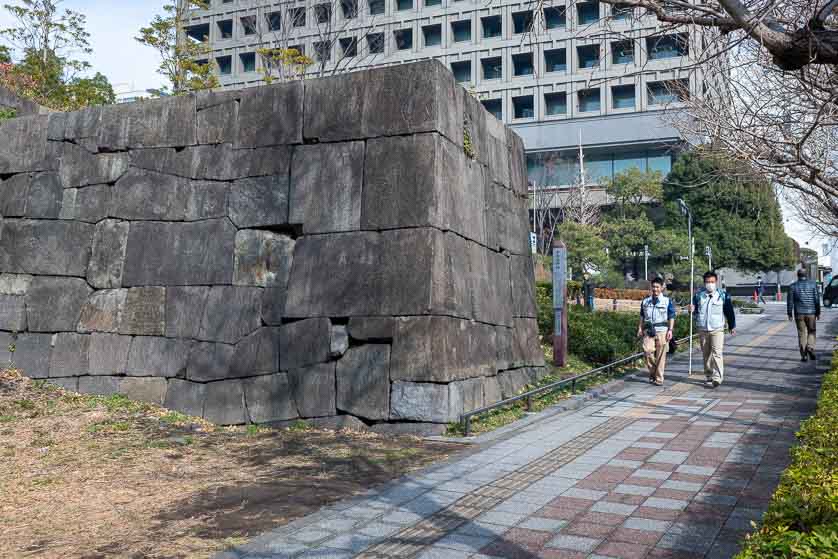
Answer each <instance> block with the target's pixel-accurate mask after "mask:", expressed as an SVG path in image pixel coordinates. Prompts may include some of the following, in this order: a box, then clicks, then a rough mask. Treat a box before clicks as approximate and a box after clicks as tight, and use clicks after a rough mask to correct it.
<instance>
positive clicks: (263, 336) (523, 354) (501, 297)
mask: <svg viewBox="0 0 838 559" xmlns="http://www.w3.org/2000/svg"><path fill="white" fill-rule="evenodd" d="M464 123H465V124H464ZM466 135H467V136H468V137H469V138H470V140H471V144H472V145H473V149H474V153H473V156H474V157H473V158H471V157H469V156H468V155H467V154H466V153H465V151H466V150H464V136H466ZM0 138H2V140H0V141H2V142H3V143H2V145H0V216H2V218H0V362H2V363H6V362H8V361H9V360H10V359H13V361H14V362H15V363H16V365H17V366H18V367H20V368H21V369H23V370H24V372H25V373H26V374H28V375H29V376H31V377H34V378H47V379H49V380H50V381H52V382H55V383H58V384H61V385H63V386H65V387H67V388H71V389H77V390H79V391H81V392H89V393H103V394H108V393H113V392H122V393H126V394H128V395H129V396H132V397H136V398H140V399H144V400H150V401H153V402H157V403H163V404H165V405H166V406H168V407H170V408H173V409H176V410H179V411H182V412H185V413H189V414H194V415H202V416H204V417H205V418H207V419H209V420H211V421H215V422H218V423H225V424H236V423H245V422H280V421H286V420H294V419H296V418H333V419H320V420H319V421H320V423H324V424H328V423H329V422H331V423H336V422H340V421H341V420H342V421H345V420H346V419H347V418H349V419H351V417H350V416H354V417H355V418H360V419H361V420H363V421H364V422H365V423H367V424H370V425H373V428H374V429H377V430H390V431H393V430H423V431H434V430H438V429H439V424H442V423H445V422H448V421H452V420H456V419H457V417H458V415H459V414H460V413H462V412H463V411H464V410H470V409H473V408H475V407H478V406H481V405H483V404H484V403H489V402H493V401H496V400H498V399H500V398H501V397H502V396H505V395H509V394H510V393H512V392H514V391H515V390H517V389H518V388H520V387H521V386H522V385H523V384H525V383H527V382H529V381H531V380H532V379H533V378H535V377H537V376H538V375H539V374H541V371H543V357H542V356H541V354H540V351H539V347H538V344H537V336H536V322H535V294H534V289H533V277H532V265H531V262H530V257H529V256H528V241H527V230H528V227H527V216H526V201H525V195H526V172H525V167H524V158H523V146H522V144H521V141H520V139H519V138H518V137H517V136H516V135H515V134H514V133H512V132H511V131H509V130H507V129H506V128H505V127H503V125H501V124H500V123H499V122H498V121H496V120H495V119H494V118H493V117H491V116H490V115H489V114H488V113H486V112H485V111H484V110H483V108H482V106H481V105H480V104H479V103H478V102H477V101H475V100H474V99H473V98H472V97H471V96H470V95H468V94H467V93H466V92H465V91H464V90H462V89H461V88H459V87H458V86H457V85H456V84H455V83H454V80H453V77H452V76H451V75H450V73H449V72H448V71H447V70H446V69H445V68H444V67H443V66H442V65H441V64H439V63H437V62H423V63H418V64H413V65H408V66H400V67H393V68H385V69H379V70H373V71H366V72H359V73H353V74H349V75H343V76H338V77H334V78H326V79H320V80H312V81H305V82H297V83H290V84H279V85H273V86H266V87H261V88H256V89H251V90H245V91H234V92H220V93H202V94H199V95H196V96H188V97H178V98H172V99H165V100H159V101H147V102H141V103H134V104H130V105H117V106H108V107H101V108H92V109H87V110H83V111H79V112H75V113H56V114H50V115H41V116H30V117H25V118H16V119H12V120H10V121H6V122H4V123H2V124H0ZM10 343H14V345H15V351H14V353H13V354H11V355H10V354H9V352H8V351H7V349H6V348H7V346H8V345H9V344H10ZM335 416H339V419H334V417H335ZM353 421H354V420H353ZM434 424H436V425H437V426H436V427H434Z"/></svg>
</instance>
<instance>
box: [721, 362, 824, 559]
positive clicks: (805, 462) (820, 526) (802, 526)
mask: <svg viewBox="0 0 838 559" xmlns="http://www.w3.org/2000/svg"><path fill="white" fill-rule="evenodd" d="M797 437H798V439H799V441H800V442H799V444H798V446H796V447H794V448H793V449H792V450H791V455H792V463H791V465H790V466H789V467H788V469H787V470H786V471H785V472H784V473H783V477H782V479H781V480H780V485H779V487H778V488H777V491H776V492H775V493H774V497H773V498H772V500H771V504H770V505H769V507H768V511H767V512H766V513H765V515H764V517H763V519H762V526H761V527H760V529H759V530H758V531H757V532H756V533H755V534H753V535H752V536H750V537H749V538H748V539H747V540H746V542H745V546H744V548H743V550H742V552H741V553H740V554H739V555H738V556H737V559H781V558H782V559H787V558H788V559H791V558H796V559H816V558H817V559H821V558H827V557H830V558H834V557H838V352H836V353H835V354H834V355H833V359H832V370H831V371H830V372H829V373H827V374H826V375H825V376H824V379H823V386H822V388H821V393H820V398H819V399H818V410H817V412H816V413H815V415H814V416H812V417H811V418H809V419H807V420H806V421H804V422H803V424H802V425H801V427H800V431H798V433H797Z"/></svg>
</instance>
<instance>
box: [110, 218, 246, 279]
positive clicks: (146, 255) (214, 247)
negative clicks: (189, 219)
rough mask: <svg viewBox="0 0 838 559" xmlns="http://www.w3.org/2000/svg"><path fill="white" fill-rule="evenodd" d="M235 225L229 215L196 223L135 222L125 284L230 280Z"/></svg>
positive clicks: (124, 276)
mask: <svg viewBox="0 0 838 559" xmlns="http://www.w3.org/2000/svg"><path fill="white" fill-rule="evenodd" d="M235 235H236V228H235V227H233V224H232V223H230V221H229V220H227V219H211V220H207V221H199V222H195V223H161V222H134V223H132V224H131V228H130V230H129V232H128V245H127V249H126V259H125V268H124V271H123V279H122V281H123V284H124V285H126V286H142V285H206V284H227V285H229V284H231V283H232V281H233V252H234V246H235Z"/></svg>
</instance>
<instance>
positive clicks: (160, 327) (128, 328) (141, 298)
mask: <svg viewBox="0 0 838 559" xmlns="http://www.w3.org/2000/svg"><path fill="white" fill-rule="evenodd" d="M124 308H125V310H124V312H123V314H122V320H121V321H120V324H119V333H120V334H129V335H135V336H162V335H164V334H165V332H166V288H165V287H134V288H132V289H128V290H127V296H126V298H125V307H124Z"/></svg>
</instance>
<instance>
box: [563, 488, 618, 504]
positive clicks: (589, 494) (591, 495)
mask: <svg viewBox="0 0 838 559" xmlns="http://www.w3.org/2000/svg"><path fill="white" fill-rule="evenodd" d="M607 494H608V492H607V491H596V490H594V489H581V488H578V487H572V488H570V489H568V490H567V491H565V492H564V493H562V495H561V496H562V497H563V498H565V497H573V498H576V499H586V500H589V501H598V500H600V499H602V498H603V497H605V495H607Z"/></svg>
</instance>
